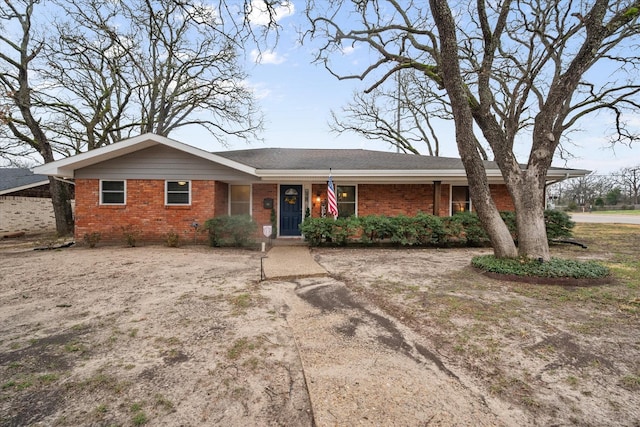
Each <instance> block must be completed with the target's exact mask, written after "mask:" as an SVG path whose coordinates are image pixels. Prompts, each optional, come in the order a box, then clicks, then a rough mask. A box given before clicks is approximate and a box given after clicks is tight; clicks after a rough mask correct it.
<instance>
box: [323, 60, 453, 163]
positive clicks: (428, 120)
mask: <svg viewBox="0 0 640 427" xmlns="http://www.w3.org/2000/svg"><path fill="white" fill-rule="evenodd" d="M413 71H414V70H405V71H404V72H403V73H398V74H397V75H396V78H395V79H394V80H393V81H390V82H388V83H390V84H388V85H387V87H385V86H383V85H380V86H376V87H375V88H372V89H371V90H370V91H368V92H367V93H359V92H356V93H354V94H353V101H351V102H350V103H349V104H348V105H346V106H344V107H342V110H341V112H339V113H336V112H335V111H332V112H331V123H330V127H331V130H332V131H334V132H336V133H344V132H353V133H356V134H359V135H361V136H363V137H365V138H367V139H371V140H381V141H385V142H388V143H389V144H390V145H392V146H395V147H396V148H397V149H398V151H401V152H403V153H413V154H420V153H421V152H424V153H426V154H428V155H430V156H438V155H439V153H440V140H439V138H438V135H437V134H436V132H435V130H434V127H433V124H432V123H433V121H434V120H435V121H437V120H442V119H445V120H446V119H448V118H450V112H449V111H447V110H446V106H444V107H442V108H441V109H438V110H436V109H434V110H433V111H429V110H428V108H427V107H428V104H429V101H428V99H427V96H426V94H427V91H426V90H416V89H417V88H422V87H424V86H423V85H426V86H428V85H429V84H430V81H429V80H425V79H424V76H423V75H421V73H416V72H413ZM420 80H421V81H420ZM434 105H435V104H434Z"/></svg>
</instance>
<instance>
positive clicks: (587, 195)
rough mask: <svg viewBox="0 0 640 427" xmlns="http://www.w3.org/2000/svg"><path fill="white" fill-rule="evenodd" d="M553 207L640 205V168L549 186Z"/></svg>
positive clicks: (572, 208) (548, 196) (550, 201)
mask: <svg viewBox="0 0 640 427" xmlns="http://www.w3.org/2000/svg"><path fill="white" fill-rule="evenodd" d="M547 198H548V201H549V203H550V204H553V205H555V206H563V207H567V208H569V209H571V210H577V209H580V210H581V209H583V208H585V209H593V208H599V207H603V206H620V207H622V206H626V207H629V208H632V207H633V206H636V205H638V204H640V165H637V166H634V167H628V168H622V169H620V170H618V171H616V172H614V173H612V174H609V175H599V174H597V173H592V174H590V175H587V176H584V177H581V178H574V179H571V180H568V181H563V182H560V183H558V184H554V185H552V186H550V187H549V189H548V191H547Z"/></svg>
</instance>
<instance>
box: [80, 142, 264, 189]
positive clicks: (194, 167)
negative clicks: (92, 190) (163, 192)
mask: <svg viewBox="0 0 640 427" xmlns="http://www.w3.org/2000/svg"><path fill="white" fill-rule="evenodd" d="M75 178H85V179H194V180H215V181H226V182H233V181H240V182H242V181H244V182H249V181H253V180H255V177H252V176H250V175H248V174H245V173H242V172H239V171H237V170H235V169H232V168H229V167H227V166H223V165H220V164H217V163H214V162H211V161H209V160H206V159H202V158H200V157H197V156H193V155H191V154H188V153H185V152H182V151H179V150H175V149H173V148H171V147H166V146H155V147H151V148H146V149H144V150H140V151H137V152H135V153H131V154H127V155H124V156H121V157H118V158H115V159H111V160H107V161H104V162H102V163H98V164H96V165H92V166H88V167H86V168H82V169H78V170H76V172H75Z"/></svg>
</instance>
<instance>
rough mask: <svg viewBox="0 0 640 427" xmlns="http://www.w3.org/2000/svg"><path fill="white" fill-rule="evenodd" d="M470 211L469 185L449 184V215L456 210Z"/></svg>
mask: <svg viewBox="0 0 640 427" xmlns="http://www.w3.org/2000/svg"><path fill="white" fill-rule="evenodd" d="M469 211H471V199H470V198H469V187H468V186H466V185H464V186H463V185H452V186H451V215H455V214H457V213H458V212H469Z"/></svg>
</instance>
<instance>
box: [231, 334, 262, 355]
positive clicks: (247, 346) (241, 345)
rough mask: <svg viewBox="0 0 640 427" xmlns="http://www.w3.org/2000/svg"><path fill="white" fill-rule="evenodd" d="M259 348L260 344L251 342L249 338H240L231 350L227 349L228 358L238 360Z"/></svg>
mask: <svg viewBox="0 0 640 427" xmlns="http://www.w3.org/2000/svg"><path fill="white" fill-rule="evenodd" d="M259 346H260V342H251V341H250V340H249V339H248V338H240V339H238V340H236V341H235V342H234V343H233V345H232V346H231V347H230V348H229V349H227V358H228V359H231V360H237V359H239V358H240V356H242V355H243V354H244V353H246V352H248V351H253V350H255V349H256V348H258V347H259Z"/></svg>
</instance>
